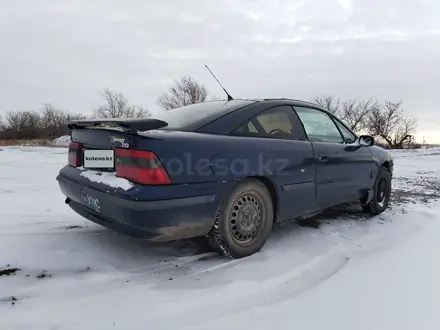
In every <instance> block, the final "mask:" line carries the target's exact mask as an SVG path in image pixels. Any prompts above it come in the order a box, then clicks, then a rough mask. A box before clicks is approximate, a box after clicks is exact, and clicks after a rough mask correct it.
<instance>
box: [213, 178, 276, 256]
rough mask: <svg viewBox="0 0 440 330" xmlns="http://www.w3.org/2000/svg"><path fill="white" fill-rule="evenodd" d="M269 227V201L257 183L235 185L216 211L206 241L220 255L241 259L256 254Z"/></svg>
mask: <svg viewBox="0 0 440 330" xmlns="http://www.w3.org/2000/svg"><path fill="white" fill-rule="evenodd" d="M272 224H273V205H272V198H271V196H270V193H269V191H268V190H267V188H266V186H265V185H264V184H263V183H262V182H261V181H259V180H256V179H247V180H245V181H242V182H240V183H238V184H237V185H236V186H235V187H234V189H233V190H232V192H231V194H230V195H229V197H227V198H226V199H225V200H224V201H223V203H222V206H221V208H220V211H219V213H218V216H217V218H216V221H215V224H214V227H213V230H212V231H211V233H210V234H209V235H210V238H209V241H210V243H211V244H213V245H216V246H217V250H220V251H221V252H222V253H223V255H225V256H228V257H232V258H242V257H246V256H249V255H252V254H254V253H256V252H258V251H259V250H260V249H261V248H262V247H263V245H264V244H265V242H266V239H267V237H268V235H269V232H270V231H271V229H272Z"/></svg>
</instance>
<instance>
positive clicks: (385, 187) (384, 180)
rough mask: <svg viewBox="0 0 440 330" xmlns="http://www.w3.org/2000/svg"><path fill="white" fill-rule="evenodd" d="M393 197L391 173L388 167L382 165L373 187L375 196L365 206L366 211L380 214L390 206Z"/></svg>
mask: <svg viewBox="0 0 440 330" xmlns="http://www.w3.org/2000/svg"><path fill="white" fill-rule="evenodd" d="M390 198H391V173H390V171H389V170H388V169H387V168H386V167H382V168H381V170H380V172H379V175H378V176H377V179H376V182H375V183H374V187H373V198H372V200H371V201H370V202H369V203H368V204H367V205H365V206H363V208H364V210H365V211H368V212H370V213H372V214H375V215H377V214H380V213H382V212H383V211H385V210H386V209H387V208H388V204H389V202H390Z"/></svg>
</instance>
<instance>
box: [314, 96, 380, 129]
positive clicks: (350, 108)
mask: <svg viewBox="0 0 440 330" xmlns="http://www.w3.org/2000/svg"><path fill="white" fill-rule="evenodd" d="M313 102H314V103H316V104H318V105H319V106H321V107H322V108H324V109H326V110H327V111H329V112H330V113H332V114H333V115H335V116H336V117H338V118H339V119H340V120H342V121H343V122H344V123H345V124H346V125H347V126H348V127H349V128H350V129H351V130H352V131H355V132H359V131H361V130H363V129H365V127H366V122H367V115H368V113H369V112H370V111H371V109H372V108H374V107H375V106H376V105H377V103H376V102H374V101H373V100H372V99H371V98H370V99H368V100H367V101H360V100H357V99H351V100H344V101H341V100H340V99H336V98H334V97H332V96H323V97H316V98H314V99H313Z"/></svg>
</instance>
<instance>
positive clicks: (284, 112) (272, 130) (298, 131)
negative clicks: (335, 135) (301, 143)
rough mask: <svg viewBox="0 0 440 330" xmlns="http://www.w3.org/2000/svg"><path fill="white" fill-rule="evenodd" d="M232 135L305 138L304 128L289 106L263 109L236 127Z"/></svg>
mask: <svg viewBox="0 0 440 330" xmlns="http://www.w3.org/2000/svg"><path fill="white" fill-rule="evenodd" d="M232 135H240V136H249V137H265V138H275V139H299V140H305V135H304V130H303V128H302V127H301V124H300V122H299V120H298V118H297V117H296V115H295V113H294V111H293V109H292V107H290V106H279V107H274V108H270V109H268V110H265V111H263V112H261V113H259V114H258V115H256V116H255V117H253V118H251V119H250V120H248V121H247V122H246V123H244V124H242V125H240V126H239V127H237V128H236V129H235V130H234V131H233V132H232Z"/></svg>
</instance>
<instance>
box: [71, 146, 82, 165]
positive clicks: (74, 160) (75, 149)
mask: <svg viewBox="0 0 440 330" xmlns="http://www.w3.org/2000/svg"><path fill="white" fill-rule="evenodd" d="M81 150H82V144H81V143H78V142H71V143H70V145H69V165H70V166H73V167H80V166H81V165H82V164H81Z"/></svg>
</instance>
